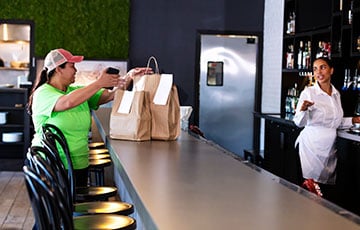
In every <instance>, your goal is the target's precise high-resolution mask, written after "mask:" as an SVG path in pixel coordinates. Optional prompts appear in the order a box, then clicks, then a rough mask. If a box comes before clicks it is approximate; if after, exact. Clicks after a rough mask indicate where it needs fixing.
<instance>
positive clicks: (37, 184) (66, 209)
mask: <svg viewBox="0 0 360 230" xmlns="http://www.w3.org/2000/svg"><path fill="white" fill-rule="evenodd" d="M23 172H24V175H25V183H26V187H27V190H28V195H29V198H30V200H31V206H32V209H33V212H34V216H35V220H36V224H37V225H38V227H39V229H123V230H125V229H126V230H130V229H136V221H135V219H133V218H131V217H129V216H124V215H114V214H101V215H83V216H74V215H73V212H72V207H71V206H72V205H71V204H69V203H68V201H67V199H66V197H65V196H64V195H63V194H62V192H61V190H60V189H59V186H56V184H54V183H51V181H49V180H48V178H47V177H46V175H45V174H39V173H38V172H36V171H35V170H33V169H32V168H30V167H27V166H24V167H23ZM94 203H96V202H94Z"/></svg>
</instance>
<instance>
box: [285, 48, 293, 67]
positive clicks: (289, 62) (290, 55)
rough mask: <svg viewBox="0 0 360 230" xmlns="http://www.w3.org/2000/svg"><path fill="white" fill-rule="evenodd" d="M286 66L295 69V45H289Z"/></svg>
mask: <svg viewBox="0 0 360 230" xmlns="http://www.w3.org/2000/svg"><path fill="white" fill-rule="evenodd" d="M286 68H287V69H294V46H293V45H289V47H288V51H287V52H286Z"/></svg>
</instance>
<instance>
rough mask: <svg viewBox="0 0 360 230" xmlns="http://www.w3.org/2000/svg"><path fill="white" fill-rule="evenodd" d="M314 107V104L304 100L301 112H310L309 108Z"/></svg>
mask: <svg viewBox="0 0 360 230" xmlns="http://www.w3.org/2000/svg"><path fill="white" fill-rule="evenodd" d="M312 105H314V102H312V101H308V100H304V102H303V103H302V105H301V107H300V111H306V110H308V108H309V107H310V106H312Z"/></svg>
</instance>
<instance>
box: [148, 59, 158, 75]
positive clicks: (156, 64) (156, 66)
mask: <svg viewBox="0 0 360 230" xmlns="http://www.w3.org/2000/svg"><path fill="white" fill-rule="evenodd" d="M151 60H153V61H154V63H155V73H157V74H159V73H160V72H159V65H158V63H157V61H156V58H155V57H154V56H151V57H149V60H148V63H147V66H146V67H147V68H149V66H150V62H151Z"/></svg>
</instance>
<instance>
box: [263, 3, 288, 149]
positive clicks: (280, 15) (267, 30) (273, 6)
mask: <svg viewBox="0 0 360 230" xmlns="http://www.w3.org/2000/svg"><path fill="white" fill-rule="evenodd" d="M283 23H284V0H265V7H264V46H263V82H262V96H261V97H262V98H261V111H262V113H280V111H281V108H280V106H281V63H282V58H283V54H282V47H283V44H282V42H283ZM264 123H265V121H264V119H262V120H261V131H260V149H264V126H265V124H264Z"/></svg>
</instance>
